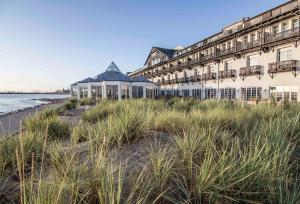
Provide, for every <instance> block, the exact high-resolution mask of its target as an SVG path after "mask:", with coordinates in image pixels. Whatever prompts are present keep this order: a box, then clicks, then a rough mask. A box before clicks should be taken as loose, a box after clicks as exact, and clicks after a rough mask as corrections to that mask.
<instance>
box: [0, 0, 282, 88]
mask: <svg viewBox="0 0 300 204" xmlns="http://www.w3.org/2000/svg"><path fill="white" fill-rule="evenodd" d="M286 1H287V0H189V1H183V0H163V1H162V0H151V1H146V0H128V1H126V0H122V1H121V0H119V1H117V0H107V1H104V0H26V1H24V0H0V91H8V90H10V91H12V90H13V91H26V92H28V91H30V92H31V91H55V90H57V89H62V88H68V87H69V85H70V84H71V83H74V82H77V81H79V80H82V79H84V78H87V77H90V76H91V77H93V76H96V75H97V74H100V73H102V72H103V71H105V69H106V68H107V66H108V65H109V64H110V62H111V61H114V62H115V63H116V64H117V65H118V67H119V68H120V69H121V71H122V72H123V73H126V72H128V71H133V70H135V69H138V68H140V67H142V66H143V64H144V62H145V60H146V58H147V56H148V54H149V51H150V50H151V47H153V46H158V47H164V48H175V47H176V46H178V45H181V46H184V47H186V46H189V45H191V44H193V43H196V42H197V41H200V40H202V39H204V38H206V37H208V36H210V35H212V34H214V33H216V32H219V31H221V29H222V28H223V27H224V26H226V25H229V24H231V23H233V22H235V21H238V20H240V19H242V18H243V17H248V16H249V17H251V16H255V15H257V14H259V13H261V12H264V11H266V10H268V9H271V8H273V7H275V6H277V5H279V4H281V3H284V2H286Z"/></svg>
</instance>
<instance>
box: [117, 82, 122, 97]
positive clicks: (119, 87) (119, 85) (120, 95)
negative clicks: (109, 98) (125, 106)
mask: <svg viewBox="0 0 300 204" xmlns="http://www.w3.org/2000/svg"><path fill="white" fill-rule="evenodd" d="M118 100H119V101H120V100H122V94H121V83H119V84H118Z"/></svg>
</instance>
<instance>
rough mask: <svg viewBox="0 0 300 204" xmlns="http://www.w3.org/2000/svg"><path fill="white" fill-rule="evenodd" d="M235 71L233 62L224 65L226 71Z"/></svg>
mask: <svg viewBox="0 0 300 204" xmlns="http://www.w3.org/2000/svg"><path fill="white" fill-rule="evenodd" d="M231 69H233V61H227V62H225V64H224V71H228V70H231Z"/></svg>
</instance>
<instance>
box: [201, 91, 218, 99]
mask: <svg viewBox="0 0 300 204" xmlns="http://www.w3.org/2000/svg"><path fill="white" fill-rule="evenodd" d="M204 93H205V96H204V97H205V99H213V98H216V96H217V90H216V89H205V92H204Z"/></svg>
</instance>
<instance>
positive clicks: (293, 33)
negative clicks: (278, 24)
mask: <svg viewBox="0 0 300 204" xmlns="http://www.w3.org/2000/svg"><path fill="white" fill-rule="evenodd" d="M299 34H300V28H299V27H298V28H294V29H291V30H287V31H283V32H281V33H273V34H266V35H265V38H264V42H265V43H271V42H276V41H279V40H283V39H286V38H291V37H297V36H299Z"/></svg>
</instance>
